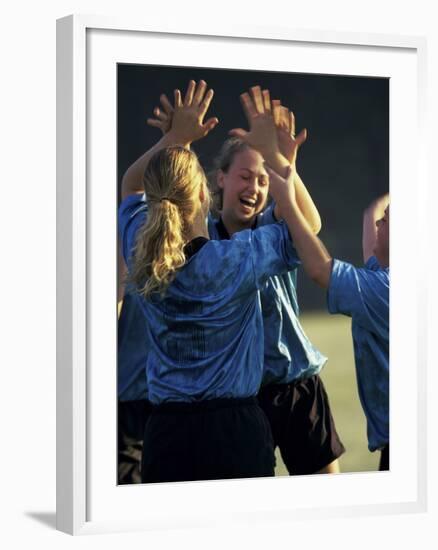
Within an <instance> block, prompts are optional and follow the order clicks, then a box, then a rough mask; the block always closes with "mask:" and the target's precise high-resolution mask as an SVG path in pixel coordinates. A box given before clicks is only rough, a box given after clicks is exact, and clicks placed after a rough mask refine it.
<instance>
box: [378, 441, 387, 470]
mask: <svg viewBox="0 0 438 550" xmlns="http://www.w3.org/2000/svg"><path fill="white" fill-rule="evenodd" d="M388 470H389V443H388V445H385V447H383V449H382V450H381V454H380V461H379V471H380V472H386V471H388Z"/></svg>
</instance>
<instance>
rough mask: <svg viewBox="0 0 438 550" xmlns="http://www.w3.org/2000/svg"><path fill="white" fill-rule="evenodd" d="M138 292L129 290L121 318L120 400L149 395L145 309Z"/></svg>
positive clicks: (118, 362) (118, 367)
mask: <svg viewBox="0 0 438 550" xmlns="http://www.w3.org/2000/svg"><path fill="white" fill-rule="evenodd" d="M138 302H139V297H138V296H137V294H136V293H133V292H126V293H125V296H124V298H123V305H122V310H121V312H120V318H119V321H118V331H117V332H118V334H117V336H118V345H117V350H118V353H117V395H118V398H119V399H120V401H132V400H136V399H147V397H148V392H147V384H146V376H145V370H144V369H145V361H146V355H147V353H148V344H147V332H146V325H145V319H144V315H143V312H142V310H141V308H140V305H139V303H138Z"/></svg>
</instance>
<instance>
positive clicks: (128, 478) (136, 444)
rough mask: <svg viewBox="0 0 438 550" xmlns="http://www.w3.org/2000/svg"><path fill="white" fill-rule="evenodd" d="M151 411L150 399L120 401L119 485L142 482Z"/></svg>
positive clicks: (118, 420)
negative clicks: (143, 452)
mask: <svg viewBox="0 0 438 550" xmlns="http://www.w3.org/2000/svg"><path fill="white" fill-rule="evenodd" d="M149 413H150V404H149V402H148V401H145V400H138V401H119V402H118V418H117V423H118V430H117V431H118V437H117V440H118V449H117V459H118V464H117V482H118V484H119V485H126V484H128V483H141V475H140V463H141V454H142V448H143V433H144V427H145V424H146V420H147V418H148V416H149Z"/></svg>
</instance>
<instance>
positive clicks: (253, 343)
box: [119, 195, 299, 404]
mask: <svg viewBox="0 0 438 550" xmlns="http://www.w3.org/2000/svg"><path fill="white" fill-rule="evenodd" d="M146 216H147V206H146V204H145V202H144V199H143V198H142V197H141V196H140V195H132V196H130V197H128V198H126V199H125V200H124V201H123V202H122V204H121V205H120V209H119V230H120V234H121V240H122V249H123V255H124V257H125V261H126V263H127V265H128V266H129V265H130V262H131V255H132V250H133V247H134V245H135V238H136V234H137V231H138V229H139V228H140V227H141V226H142V225H143V224H144V223H145V221H146ZM298 262H299V260H298V258H297V255H296V251H295V249H294V248H293V245H292V242H291V239H290V236H289V233H288V230H287V227H286V225H285V224H283V223H276V224H272V225H269V226H266V227H262V228H260V229H257V230H255V231H250V230H248V231H242V232H240V233H238V234H236V235H235V236H234V237H233V238H232V239H231V240H229V241H214V240H207V241H206V243H205V244H204V245H203V246H202V248H200V249H199V250H198V252H197V253H196V254H194V255H193V256H191V257H190V258H189V259H188V261H187V262H186V264H185V265H184V266H183V267H182V268H181V269H180V270H179V271H178V273H177V275H176V277H175V279H174V280H173V282H172V283H171V284H170V285H169V287H168V288H167V290H166V293H165V295H164V297H161V296H159V295H158V294H153V295H151V297H150V298H149V299H147V300H146V299H144V298H141V299H140V304H141V308H142V311H143V313H144V315H145V318H146V331H147V341H148V345H149V351H148V353H147V356H146V365H145V368H146V373H147V381H148V389H149V400H150V401H151V402H152V403H154V404H158V403H163V402H166V401H197V400H205V399H214V398H236V397H248V396H252V395H255V394H256V393H257V391H258V389H259V386H260V383H261V379H262V374H263V337H262V335H263V322H262V315H261V306H260V295H259V292H258V290H259V289H260V288H261V287H263V286H264V284H265V282H266V280H267V278H268V277H269V276H271V275H273V274H276V273H286V272H287V271H288V270H291V269H293V268H294V267H295V266H296V265H297V264H298Z"/></svg>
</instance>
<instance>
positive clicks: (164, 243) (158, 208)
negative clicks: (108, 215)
mask: <svg viewBox="0 0 438 550" xmlns="http://www.w3.org/2000/svg"><path fill="white" fill-rule="evenodd" d="M143 183H144V188H145V192H146V200H147V203H148V216H147V221H146V223H145V224H144V226H143V227H142V228H140V230H139V232H138V235H137V241H136V245H135V250H134V262H133V268H132V273H131V277H130V278H131V280H132V282H133V283H134V284H135V285H136V287H137V288H138V290H139V292H140V294H142V295H143V296H144V297H148V296H149V295H150V294H151V293H152V292H159V293H161V294H164V292H165V290H166V288H167V286H168V285H169V283H170V282H171V281H172V280H173V279H174V277H175V275H176V273H177V271H178V269H180V268H181V267H182V266H183V265H184V263H185V261H186V258H185V255H184V246H185V245H186V244H187V228H189V227H190V225H191V224H192V223H193V220H194V218H195V215H196V213H197V212H198V211H199V209H200V208H201V202H200V199H199V193H200V190H201V186H202V185H203V184H204V183H206V178H205V174H204V171H203V170H202V168H201V166H200V164H199V162H198V159H197V157H196V155H195V154H194V153H193V152H191V151H189V150H188V149H185V148H184V147H167V148H165V149H161V150H160V151H158V152H157V153H155V154H154V155H153V156H152V158H151V159H150V161H149V163H148V165H147V167H146V170H145V173H144V178H143ZM204 193H205V194H206V195H207V196H206V197H205V199H206V201H207V202H209V196H208V190H207V186H206V185H204Z"/></svg>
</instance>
